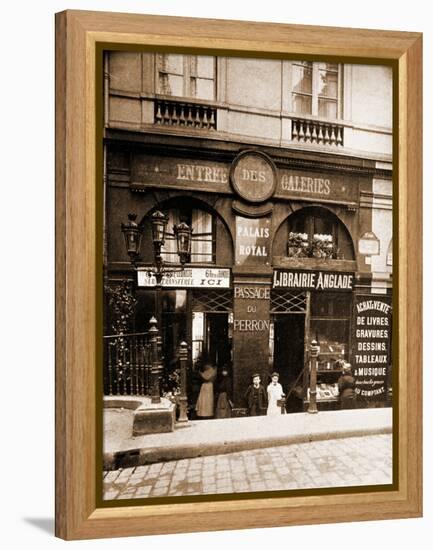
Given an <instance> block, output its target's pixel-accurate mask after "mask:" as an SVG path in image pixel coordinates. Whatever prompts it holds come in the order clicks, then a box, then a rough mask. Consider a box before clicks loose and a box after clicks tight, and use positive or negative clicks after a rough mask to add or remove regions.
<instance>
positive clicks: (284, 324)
mask: <svg viewBox="0 0 433 550" xmlns="http://www.w3.org/2000/svg"><path fill="white" fill-rule="evenodd" d="M304 333H305V315H303V314H300V313H287V314H280V315H274V370H275V371H276V372H278V373H279V375H280V383H281V385H282V386H283V390H284V393H285V394H286V395H287V394H288V393H289V392H290V389H291V388H294V386H300V387H302V384H303V377H302V374H301V373H302V370H303V367H304ZM300 410H302V396H301V395H300V394H298V393H297V392H292V394H291V395H290V397H289V399H288V403H287V411H288V412H298V411H300Z"/></svg>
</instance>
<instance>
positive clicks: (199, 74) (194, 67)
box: [156, 53, 216, 101]
mask: <svg viewBox="0 0 433 550" xmlns="http://www.w3.org/2000/svg"><path fill="white" fill-rule="evenodd" d="M156 72H157V93H159V94H163V95H168V96H176V97H188V98H197V99H205V100H206V99H207V100H211V101H213V100H215V84H216V78H215V74H216V57H212V56H202V55H182V54H172V53H170V54H158V55H157V58H156Z"/></svg>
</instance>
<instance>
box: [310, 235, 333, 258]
mask: <svg viewBox="0 0 433 550" xmlns="http://www.w3.org/2000/svg"><path fill="white" fill-rule="evenodd" d="M334 252H335V246H334V243H333V238H332V235H325V234H322V233H316V234H314V235H313V239H312V241H311V255H312V256H313V257H314V258H322V259H324V258H332V256H333V255H334Z"/></svg>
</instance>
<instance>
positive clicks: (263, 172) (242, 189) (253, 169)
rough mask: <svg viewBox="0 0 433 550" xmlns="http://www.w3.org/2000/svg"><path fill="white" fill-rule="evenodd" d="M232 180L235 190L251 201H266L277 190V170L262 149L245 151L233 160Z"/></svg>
mask: <svg viewBox="0 0 433 550" xmlns="http://www.w3.org/2000/svg"><path fill="white" fill-rule="evenodd" d="M230 180H231V183H232V185H233V189H234V190H235V192H236V193H237V194H238V195H239V196H240V197H242V198H243V199H245V200H246V201H249V202H264V201H266V200H268V199H269V198H270V197H272V195H273V194H274V191H275V186H276V184H277V171H276V168H275V165H274V163H273V162H272V160H271V159H270V158H269V157H268V156H267V155H265V154H264V153H262V152H260V151H244V152H242V153H241V154H240V155H238V156H237V157H236V158H235V160H234V161H233V164H232V168H231V171H230Z"/></svg>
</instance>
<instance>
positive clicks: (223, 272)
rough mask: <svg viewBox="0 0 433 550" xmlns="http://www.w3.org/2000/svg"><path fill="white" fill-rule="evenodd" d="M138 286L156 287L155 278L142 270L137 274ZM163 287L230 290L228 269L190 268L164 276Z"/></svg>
mask: <svg viewBox="0 0 433 550" xmlns="http://www.w3.org/2000/svg"><path fill="white" fill-rule="evenodd" d="M137 279H138V286H144V287H154V286H156V279H155V276H154V275H152V274H149V272H148V271H145V270H144V269H139V270H138V272H137ZM162 286H163V287H173V288H230V269H219V268H211V269H209V268H201V267H192V268H190V269H184V270H182V271H178V272H176V273H171V274H166V275H164V278H163V279H162Z"/></svg>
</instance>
